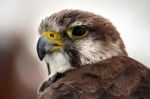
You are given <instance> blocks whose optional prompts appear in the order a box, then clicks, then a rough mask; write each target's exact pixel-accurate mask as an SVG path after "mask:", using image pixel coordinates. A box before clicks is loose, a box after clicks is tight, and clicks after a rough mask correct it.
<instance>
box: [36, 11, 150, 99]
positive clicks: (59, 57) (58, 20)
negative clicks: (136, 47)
mask: <svg viewBox="0 0 150 99" xmlns="http://www.w3.org/2000/svg"><path fill="white" fill-rule="evenodd" d="M39 33H40V34H41V37H40V38H39V40H38V43H37V53H38V56H39V58H40V60H44V61H45V62H46V64H47V65H48V67H49V68H48V69H49V74H50V75H49V76H48V77H47V78H46V80H45V81H44V82H43V83H42V85H41V87H40V89H39V92H42V91H44V90H45V89H46V88H47V87H48V86H49V85H51V84H52V83H54V82H57V81H56V80H57V79H59V78H60V79H61V77H62V76H64V77H66V76H67V74H68V72H70V71H71V73H70V75H69V74H68V76H69V77H70V78H68V80H69V79H71V80H70V82H71V81H72V82H73V81H74V82H76V83H75V84H74V85H73V86H76V85H79V86H80V87H82V88H83V82H81V81H80V80H81V78H82V76H83V75H82V74H87V76H91V77H94V78H96V79H99V84H97V83H96V82H95V84H94V81H93V86H96V87H95V88H98V89H99V90H97V91H96V92H95V94H94V95H95V96H96V94H99V95H100V96H97V98H96V97H95V98H83V97H82V98H79V97H78V98H56V97H55V98H54V99H150V70H149V69H148V68H147V67H145V66H144V65H142V64H140V63H139V62H137V61H135V60H133V59H131V58H129V57H128V54H127V52H126V50H125V46H124V43H123V41H122V39H121V37H120V34H119V32H118V31H117V29H116V28H115V27H114V26H113V24H112V23H111V22H110V21H109V20H108V19H105V18H104V17H102V16H100V15H97V14H94V13H91V12H86V11H81V10H72V9H71V10H62V11H60V12H57V13H54V14H52V15H51V16H49V17H46V18H45V19H44V20H42V22H41V24H40V26H39ZM96 68H97V69H96ZM72 72H73V73H72ZM65 73H66V75H64V74H65ZM75 79H78V80H75ZM90 79H91V78H90ZM82 80H83V79H82ZM85 80H86V78H85ZM58 81H59V80H58ZM65 81H67V80H65ZM65 81H63V83H64V85H65ZM86 81H87V82H88V81H89V80H86ZM68 82H69V81H68ZM68 82H66V83H67V84H68ZM77 82H79V83H80V84H79V83H78V84H77ZM81 83H82V85H81ZM91 84H92V83H91ZM79 86H78V87H79ZM85 86H87V85H86V83H85V85H84V89H87V90H86V91H90V89H88V88H89V86H88V87H85ZM78 89H80V88H77V89H76V90H78ZM61 90H63V89H61ZM84 91H85V90H82V91H81V90H80V91H77V93H80V95H81V96H84V95H87V96H88V95H90V92H89V93H84ZM93 91H94V90H93ZM51 92H52V91H51ZM63 92H68V91H63ZM93 93H94V92H93ZM133 93H136V94H138V95H139V97H138V96H136V95H135V94H133ZM131 94H132V95H133V96H131ZM62 95H65V94H62ZM80 95H79V96H80ZM94 95H93V94H92V95H91V96H92V97H94ZM55 96H57V95H55ZM77 96H78V95H77ZM129 96H131V97H129ZM70 97H74V96H70ZM85 97H86V96H85ZM89 97H90V96H89ZM100 97H101V98H100ZM121 97H122V98H121ZM42 99H53V98H42Z"/></svg>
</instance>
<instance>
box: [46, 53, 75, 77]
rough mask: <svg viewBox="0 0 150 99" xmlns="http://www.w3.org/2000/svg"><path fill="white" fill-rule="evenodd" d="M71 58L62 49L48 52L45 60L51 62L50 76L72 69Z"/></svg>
mask: <svg viewBox="0 0 150 99" xmlns="http://www.w3.org/2000/svg"><path fill="white" fill-rule="evenodd" d="M69 60H70V59H69V57H68V55H67V54H65V53H63V52H61V51H60V52H54V53H53V54H47V55H46V56H45V61H46V62H47V63H49V64H50V72H51V74H50V76H53V75H55V74H57V73H63V72H65V71H67V70H69V69H72V68H73V67H71V64H70V61H69Z"/></svg>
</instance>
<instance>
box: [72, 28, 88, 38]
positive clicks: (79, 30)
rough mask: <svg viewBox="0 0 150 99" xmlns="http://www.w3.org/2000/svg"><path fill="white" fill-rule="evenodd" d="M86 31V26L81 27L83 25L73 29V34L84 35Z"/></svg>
mask: <svg viewBox="0 0 150 99" xmlns="http://www.w3.org/2000/svg"><path fill="white" fill-rule="evenodd" d="M85 33H86V30H85V28H84V27H81V26H77V27H74V28H73V31H72V35H74V36H82V35H84V34H85Z"/></svg>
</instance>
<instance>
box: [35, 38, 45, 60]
mask: <svg viewBox="0 0 150 99" xmlns="http://www.w3.org/2000/svg"><path fill="white" fill-rule="evenodd" d="M45 44H46V42H44V41H43V38H40V39H39V41H38V43H37V54H38V56H39V59H40V60H41V61H42V60H43V58H44V56H45V55H46V50H45V48H44V47H45Z"/></svg>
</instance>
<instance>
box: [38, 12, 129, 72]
mask: <svg viewBox="0 0 150 99" xmlns="http://www.w3.org/2000/svg"><path fill="white" fill-rule="evenodd" d="M75 26H85V27H86V29H87V30H88V35H87V36H86V37H85V38H82V39H79V40H72V39H70V38H69V37H68V35H67V33H66V30H67V29H68V28H70V27H75ZM45 31H55V32H57V33H60V35H61V36H62V37H63V42H64V44H65V46H64V47H63V48H62V49H61V50H60V52H59V53H62V54H61V55H64V56H63V58H66V59H65V62H67V61H68V62H69V64H68V63H63V65H65V64H68V65H70V67H76V66H82V65H85V64H93V63H97V62H99V61H101V60H104V59H108V58H111V57H112V56H118V55H122V56H127V53H126V51H125V47H124V44H123V41H122V39H121V38H120V34H119V32H118V31H117V30H116V28H115V27H114V26H113V25H112V23H111V22H109V20H107V19H105V18H104V17H102V16H100V15H96V14H93V13H90V12H86V11H80V10H62V11H60V12H57V13H54V14H52V15H51V16H49V17H46V18H45V19H44V20H42V22H41V24H40V27H39V32H40V34H42V33H43V32H45ZM56 53H57V52H55V54H56ZM51 56H53V55H50V54H48V55H47V56H46V57H45V58H47V59H46V62H49V63H50V64H52V63H51V62H52V61H51V60H49V59H48V57H51ZM56 56H58V55H56ZM53 57H54V56H53ZM56 59H57V58H56ZM58 60H59V59H58ZM55 62H57V61H55ZM59 65H60V64H59ZM68 67H69V66H68ZM58 72H59V71H58Z"/></svg>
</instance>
